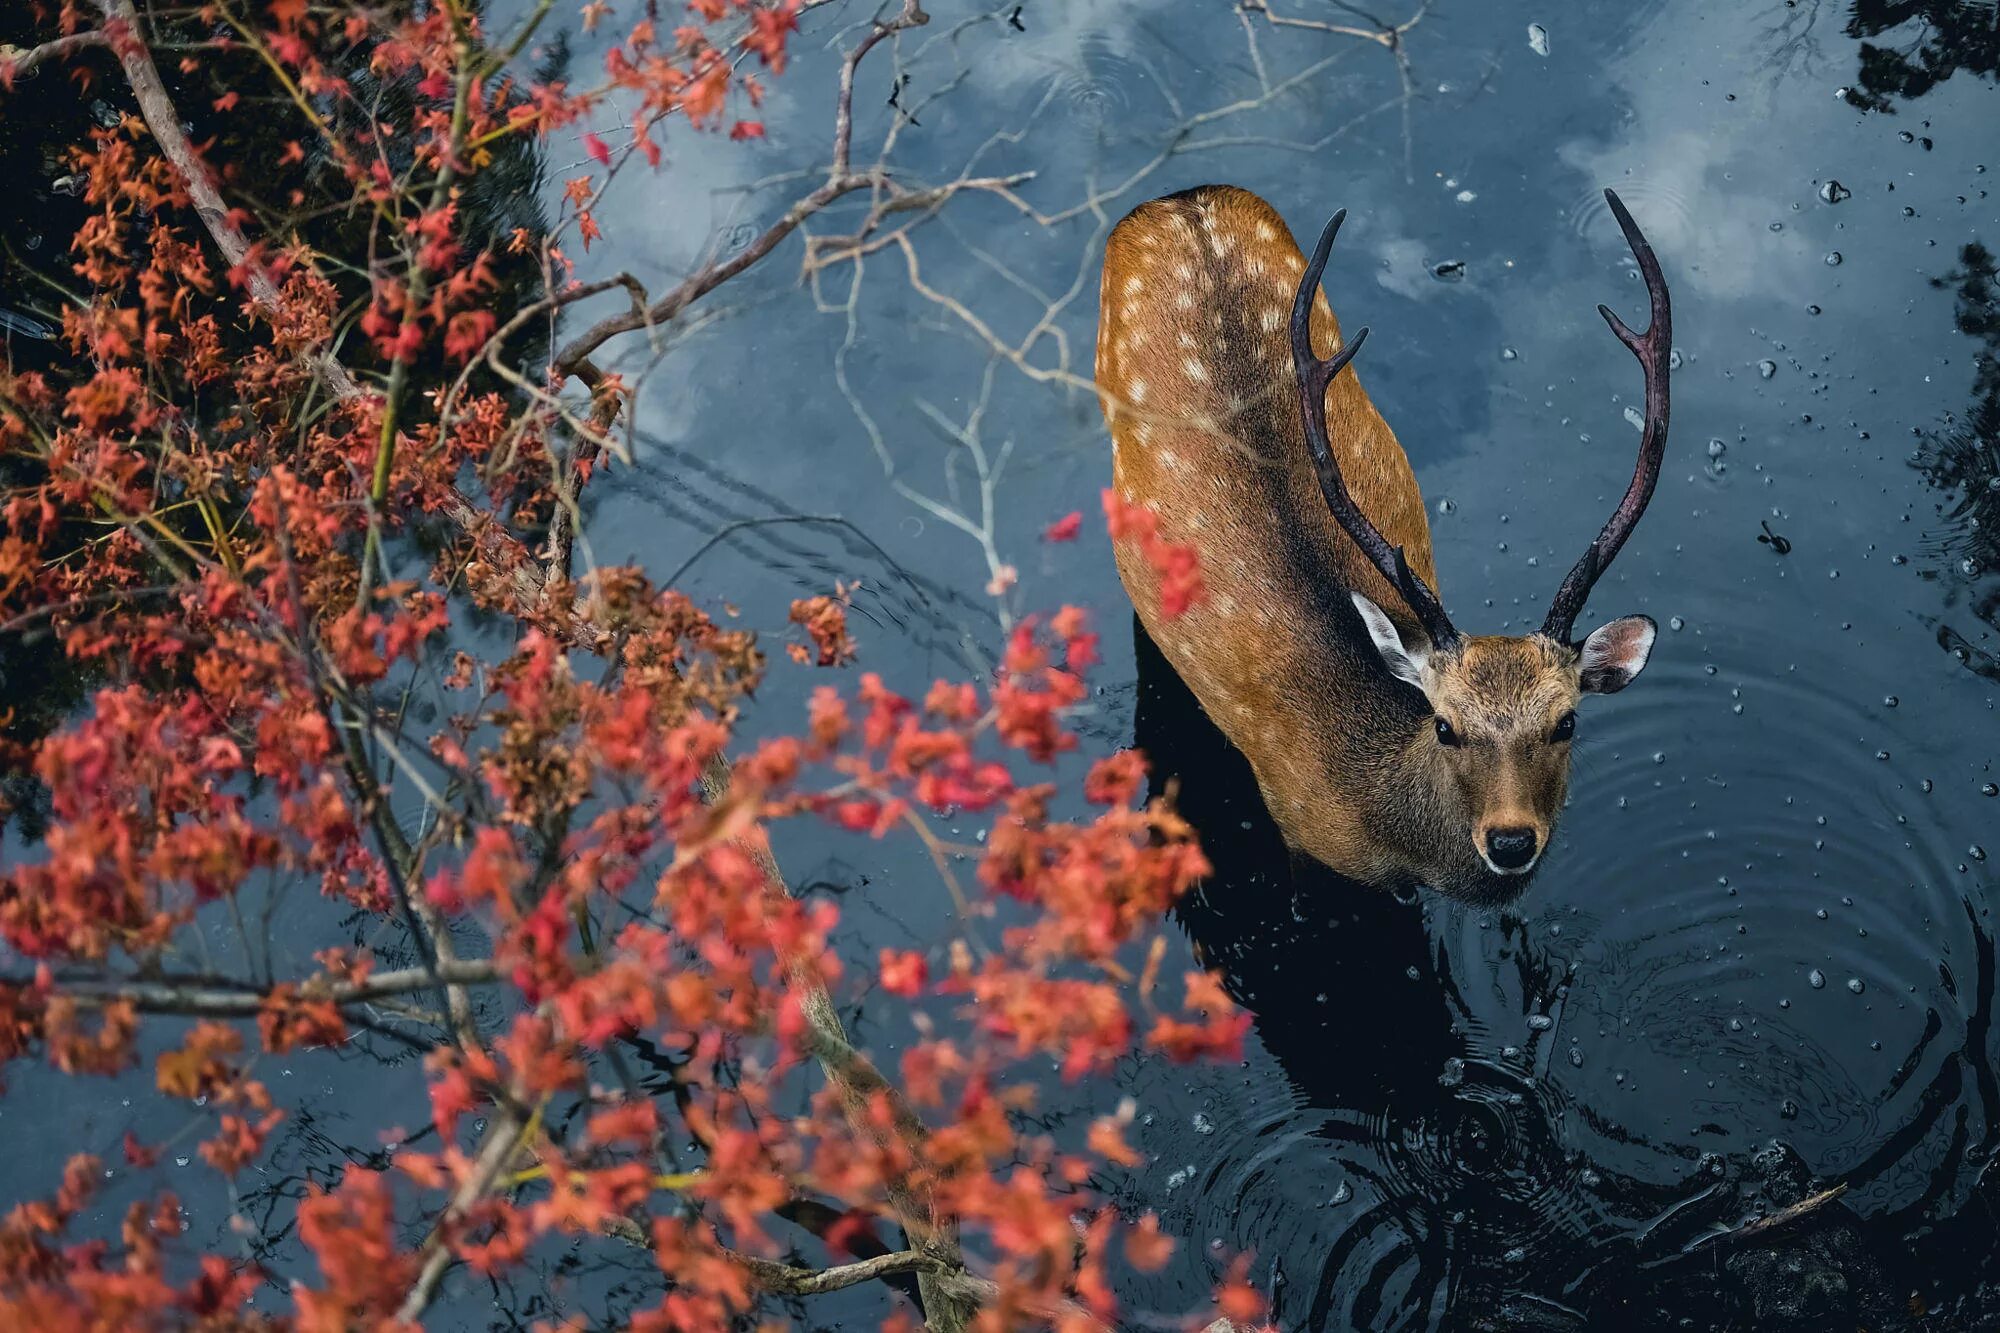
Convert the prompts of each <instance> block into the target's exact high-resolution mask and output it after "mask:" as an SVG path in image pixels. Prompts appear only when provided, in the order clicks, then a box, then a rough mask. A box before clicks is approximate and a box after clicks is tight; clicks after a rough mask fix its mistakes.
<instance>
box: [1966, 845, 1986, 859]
mask: <svg viewBox="0 0 2000 1333" xmlns="http://www.w3.org/2000/svg"><path fill="white" fill-rule="evenodd" d="M1965 854H1966V855H1967V856H1969V857H1971V858H1972V859H1973V860H1975V861H1984V860H1985V859H1986V849H1985V848H1984V847H1981V846H1980V845H1979V844H1978V843H1976V842H1975V843H1973V844H1972V845H1971V846H1970V847H1968V848H1966V849H1965Z"/></svg>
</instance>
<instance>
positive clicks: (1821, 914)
mask: <svg viewBox="0 0 2000 1333" xmlns="http://www.w3.org/2000/svg"><path fill="white" fill-rule="evenodd" d="M1813 915H1814V916H1816V917H1818V918H1819V919H1820V920H1822V921H1824V920H1826V909H1825V908H1824V907H1822V908H1820V909H1819V910H1818V911H1817V912H1814V913H1813Z"/></svg>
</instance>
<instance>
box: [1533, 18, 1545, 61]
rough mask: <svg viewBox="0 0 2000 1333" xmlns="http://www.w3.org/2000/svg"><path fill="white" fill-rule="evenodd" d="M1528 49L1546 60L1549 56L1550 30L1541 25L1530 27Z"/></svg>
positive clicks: (1535, 24) (1534, 24) (1536, 24)
mask: <svg viewBox="0 0 2000 1333" xmlns="http://www.w3.org/2000/svg"><path fill="white" fill-rule="evenodd" d="M1528 49H1529V50H1530V51H1533V52H1534V53H1535V54H1536V55H1538V56H1541V57H1543V58H1544V59H1546V58H1547V57H1548V54H1549V30H1548V29H1547V28H1544V27H1543V26H1542V25H1541V24H1539V23H1530V24H1529V25H1528Z"/></svg>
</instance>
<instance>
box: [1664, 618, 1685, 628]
mask: <svg viewBox="0 0 2000 1333" xmlns="http://www.w3.org/2000/svg"><path fill="white" fill-rule="evenodd" d="M1667 628H1668V629H1686V628H1687V621H1685V620H1682V619H1681V618H1680V617H1679V616H1668V617H1667Z"/></svg>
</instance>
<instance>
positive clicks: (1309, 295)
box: [1292, 208, 1458, 651]
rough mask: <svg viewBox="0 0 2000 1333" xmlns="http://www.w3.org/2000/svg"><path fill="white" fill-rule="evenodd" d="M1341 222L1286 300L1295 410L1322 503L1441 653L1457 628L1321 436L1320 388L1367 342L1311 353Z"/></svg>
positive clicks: (1357, 339) (1360, 336) (1339, 219)
mask: <svg viewBox="0 0 2000 1333" xmlns="http://www.w3.org/2000/svg"><path fill="white" fill-rule="evenodd" d="M1346 220H1347V210H1346V209H1344V208H1343V209H1341V210H1340V211H1339V212H1338V213H1335V214H1334V215H1333V220H1332V221H1331V222H1329V223H1327V224H1326V230H1325V231H1324V232H1322V233H1320V238H1319V245H1318V247H1317V248H1316V249H1314V251H1313V256H1312V262H1311V263H1310V264H1307V265H1306V272H1305V276H1304V277H1303V278H1301V279H1299V291H1298V295H1297V296H1296V297H1294V298H1293V300H1292V363H1293V364H1294V365H1295V366H1296V367H1297V368H1298V378H1299V413H1300V416H1302V417H1303V418H1304V421H1305V430H1306V446H1307V447H1308V448H1310V449H1311V450H1312V459H1313V468H1314V470H1315V471H1317V472H1318V473H1319V489H1320V493H1321V494H1322V495H1324V496H1325V497H1326V507H1327V508H1328V509H1331V510H1332V511H1333V516H1334V518H1335V519H1336V520H1337V521H1338V522H1339V523H1340V526H1341V527H1343V528H1345V529H1346V530H1347V535H1348V536H1350V537H1352V538H1354V544H1355V545H1356V546H1359V547H1360V548H1361V552H1362V554H1363V555H1366V556H1367V557H1368V558H1369V560H1371V561H1372V562H1374V565H1375V568H1377V569H1379V570H1381V571H1382V577H1383V578H1385V579H1387V580H1389V584H1390V586H1391V587H1393V588H1395V589H1396V591H1397V592H1399V593H1401V594H1402V597H1403V600H1404V602H1406V603H1408V604H1409V608H1410V611H1411V613H1412V614H1414V615H1415V616H1416V618H1417V622H1418V623H1419V624H1421V625H1422V626H1423V628H1424V633H1425V634H1428V635H1429V636H1430V640H1431V647H1432V648H1433V649H1436V650H1439V651H1442V650H1444V649H1447V648H1451V647H1453V646H1455V645H1456V644H1457V643H1458V630H1457V629H1456V628H1455V627H1454V626H1453V625H1452V623H1451V617H1449V616H1447V615H1446V614H1445V613H1444V607H1443V606H1442V605H1441V604H1440V603H1439V602H1438V599H1437V594H1436V593H1434V592H1432V591H1431V590H1430V587H1429V585H1427V584H1426V583H1425V582H1424V581H1423V579H1422V578H1420V577H1418V575H1417V573H1416V572H1415V571H1414V570H1412V569H1411V568H1410V562H1409V561H1408V560H1407V559H1405V558H1404V556H1403V548H1402V547H1400V546H1393V547H1392V546H1390V545H1389V542H1388V540H1387V539H1386V538H1384V537H1383V536H1382V534H1381V532H1379V531H1378V530H1377V529H1376V527H1375V525H1374V524H1373V523H1371V522H1370V521H1369V520H1368V515H1366V514H1364V513H1362V512H1361V506H1359V505H1357V504H1355V503H1354V497H1353V496H1351V495H1349V494H1348V493H1347V483H1346V482H1345V481H1344V480H1342V479H1341V475H1340V464H1338V463H1336V462H1335V461H1334V458H1333V448H1332V446H1331V445H1329V444H1328V443H1327V438H1326V391H1327V388H1328V387H1329V386H1330V385H1332V383H1333V379H1334V376H1336V375H1338V374H1340V372H1341V369H1342V368H1343V367H1344V366H1346V365H1347V363H1348V362H1349V361H1352V360H1353V359H1354V354H1355V353H1356V352H1358V351H1360V350H1361V344H1362V343H1364V342H1366V341H1367V340H1368V330H1367V329H1366V328H1363V329H1362V330H1361V332H1359V333H1357V334H1355V335H1354V338H1353V340H1352V341H1350V342H1348V343H1347V344H1346V345H1345V346H1343V347H1342V348H1341V349H1340V350H1339V351H1337V352H1335V353H1334V354H1333V355H1332V356H1330V357H1328V358H1327V359H1326V360H1324V361H1322V360H1320V359H1319V358H1318V357H1317V356H1315V355H1313V347H1312V308H1313V296H1314V295H1315V294H1316V293H1317V292H1318V291H1319V280H1320V277H1321V275H1322V274H1324V273H1325V272H1326V260H1327V256H1328V255H1330V254H1332V253H1333V238H1334V237H1335V236H1337V235H1339V234H1340V224H1341V223H1343V222H1345V221H1346Z"/></svg>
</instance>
